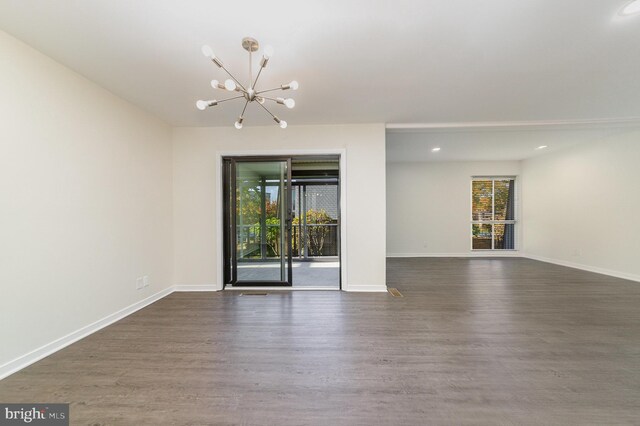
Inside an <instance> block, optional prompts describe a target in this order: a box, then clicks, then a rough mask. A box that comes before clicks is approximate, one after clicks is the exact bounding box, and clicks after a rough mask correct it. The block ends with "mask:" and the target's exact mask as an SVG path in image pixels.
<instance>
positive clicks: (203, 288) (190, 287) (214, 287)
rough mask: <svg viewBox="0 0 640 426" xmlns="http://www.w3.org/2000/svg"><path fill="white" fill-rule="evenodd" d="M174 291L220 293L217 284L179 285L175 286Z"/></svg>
mask: <svg viewBox="0 0 640 426" xmlns="http://www.w3.org/2000/svg"><path fill="white" fill-rule="evenodd" d="M173 291H220V289H219V288H218V286H217V285H215V284H202V285H198V284H178V285H174V286H173Z"/></svg>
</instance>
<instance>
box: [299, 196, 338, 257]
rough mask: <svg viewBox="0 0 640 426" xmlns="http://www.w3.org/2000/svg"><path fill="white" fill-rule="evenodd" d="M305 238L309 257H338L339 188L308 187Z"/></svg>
mask: <svg viewBox="0 0 640 426" xmlns="http://www.w3.org/2000/svg"><path fill="white" fill-rule="evenodd" d="M305 208H306V212H305V214H306V228H305V231H306V232H305V238H306V242H307V251H308V255H309V256H312V257H322V256H337V255H338V186H337V185H307V187H306V192H305Z"/></svg>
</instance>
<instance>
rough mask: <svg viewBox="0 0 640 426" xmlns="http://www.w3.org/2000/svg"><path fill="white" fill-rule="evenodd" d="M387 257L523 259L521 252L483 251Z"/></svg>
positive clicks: (404, 254)
mask: <svg viewBox="0 0 640 426" xmlns="http://www.w3.org/2000/svg"><path fill="white" fill-rule="evenodd" d="M387 257H391V258H395V257H522V254H521V253H520V252H519V251H505V252H496V251H482V252H470V253H387Z"/></svg>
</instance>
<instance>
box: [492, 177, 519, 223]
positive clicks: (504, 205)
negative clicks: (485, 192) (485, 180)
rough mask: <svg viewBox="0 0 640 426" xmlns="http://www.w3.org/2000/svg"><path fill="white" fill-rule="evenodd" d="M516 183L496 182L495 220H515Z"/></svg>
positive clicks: (507, 181) (511, 181)
mask: <svg viewBox="0 0 640 426" xmlns="http://www.w3.org/2000/svg"><path fill="white" fill-rule="evenodd" d="M514 183H515V182H514V181H513V180H496V181H495V193H494V198H495V209H496V210H495V219H494V220H514V205H515V202H514V201H515V200H514Z"/></svg>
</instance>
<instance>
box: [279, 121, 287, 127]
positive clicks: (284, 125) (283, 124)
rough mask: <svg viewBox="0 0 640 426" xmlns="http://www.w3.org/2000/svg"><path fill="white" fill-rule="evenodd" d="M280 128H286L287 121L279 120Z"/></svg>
mask: <svg viewBox="0 0 640 426" xmlns="http://www.w3.org/2000/svg"><path fill="white" fill-rule="evenodd" d="M280 128H281V129H286V128H287V122H286V121H284V120H280Z"/></svg>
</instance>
